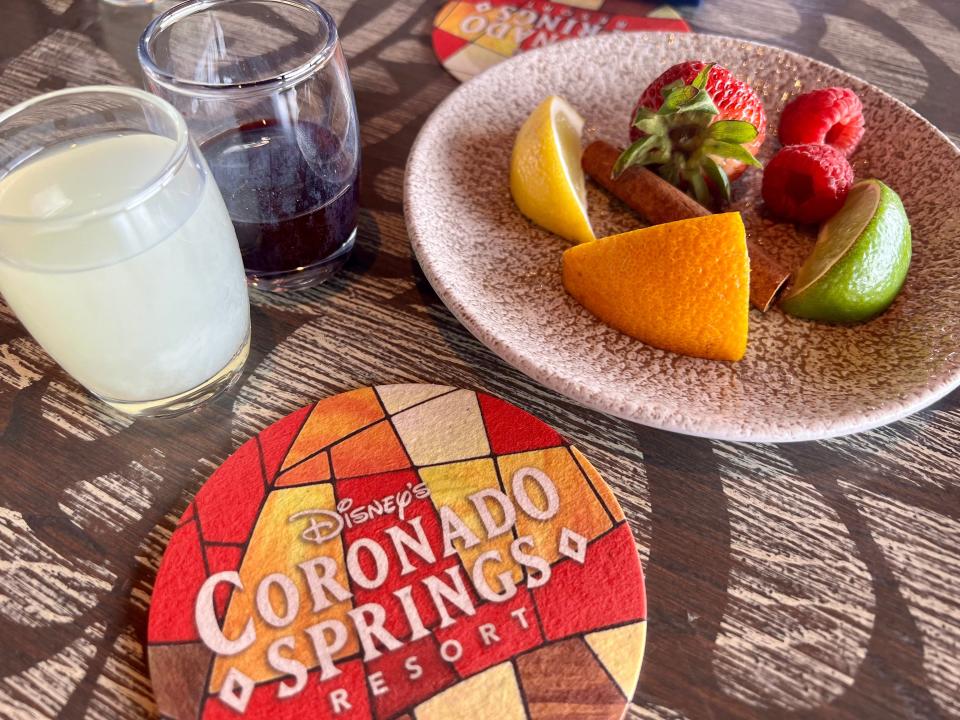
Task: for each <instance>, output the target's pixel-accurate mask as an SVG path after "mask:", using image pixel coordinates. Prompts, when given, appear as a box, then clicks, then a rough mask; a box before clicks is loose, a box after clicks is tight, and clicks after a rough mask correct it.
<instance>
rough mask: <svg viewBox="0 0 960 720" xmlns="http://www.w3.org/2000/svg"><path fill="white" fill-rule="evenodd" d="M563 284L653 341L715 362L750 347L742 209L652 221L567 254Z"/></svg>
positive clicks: (610, 319) (615, 322)
mask: <svg viewBox="0 0 960 720" xmlns="http://www.w3.org/2000/svg"><path fill="white" fill-rule="evenodd" d="M563 286H564V287H565V288H566V289H567V292H568V293H570V294H571V295H572V296H573V297H574V298H576V299H577V300H578V301H579V302H580V304H582V305H583V306H584V307H585V308H587V310H589V311H590V312H592V313H593V314H594V315H596V316H597V317H598V318H600V319H601V320H602V321H603V322H605V323H607V324H608V325H610V326H612V327H615V328H616V329H618V330H620V331H621V332H625V333H626V334H627V335H630V336H632V337H635V338H637V339H638V340H641V341H643V342H645V343H647V344H648V345H653V346H654V347H658V348H661V349H663V350H670V351H673V352H676V353H681V354H683V355H693V356H695V357H702V358H708V359H711V360H740V359H741V358H742V357H743V354H744V352H745V351H746V348H747V324H748V323H747V320H748V315H749V311H750V308H749V297H750V260H749V258H748V257H747V244H746V237H745V234H744V229H743V221H742V220H741V219H740V213H735V212H733V213H723V214H719V215H707V216H705V217H697V218H690V219H689V220H679V221H677V222H672V223H665V224H663V225H654V226H653V227H648V228H643V229H642V230H634V231H632V232H627V233H623V234H621V235H612V236H610V237H606V238H603V239H600V240H595V241H594V242H588V243H583V244H581V245H576V246H574V247H572V248H570V249H569V250H567V251H565V252H564V253H563Z"/></svg>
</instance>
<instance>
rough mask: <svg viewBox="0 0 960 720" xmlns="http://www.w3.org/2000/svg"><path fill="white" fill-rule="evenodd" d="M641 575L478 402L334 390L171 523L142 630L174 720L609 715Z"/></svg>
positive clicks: (607, 516) (160, 700) (616, 514)
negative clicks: (173, 528)
mask: <svg viewBox="0 0 960 720" xmlns="http://www.w3.org/2000/svg"><path fill="white" fill-rule="evenodd" d="M645 618H646V601H645V595H644V587H643V575H642V572H641V569H640V562H639V559H638V557H637V552H636V548H635V546H634V541H633V536H632V535H631V532H630V528H629V527H628V525H627V524H626V522H625V520H624V516H623V512H622V510H621V509H620V506H619V505H618V503H617V501H616V499H615V498H614V496H613V493H612V492H611V491H610V488H609V487H608V486H607V485H606V483H604V481H603V480H602V479H601V478H600V476H599V474H598V473H597V471H596V470H595V469H594V468H593V466H592V465H591V464H590V462H589V461H588V460H587V459H586V458H585V457H584V456H583V455H582V454H581V453H580V451H579V450H577V449H576V448H575V447H574V446H572V445H571V444H570V443H569V442H567V441H566V440H565V439H564V438H563V437H561V436H560V435H559V434H558V433H556V432H555V431H554V430H552V429H551V428H550V427H548V426H547V425H545V424H544V423H542V422H541V421H539V420H537V419H536V418H534V417H532V416H531V415H528V414H527V413H525V412H523V411H522V410H520V409H518V408H516V407H514V406H513V405H510V404H509V403H507V402H504V401H502V400H498V399H496V398H494V397H491V396H489V395H486V394H483V393H477V392H472V391H469V390H457V389H454V388H449V387H441V386H436V385H387V386H379V387H375V388H362V389H359V390H354V391H351V392H347V393H343V394H341V395H336V396H334V397H330V398H327V399H325V400H321V401H320V402H318V403H316V404H314V405H311V406H307V407H305V408H302V409H301V410H299V411H297V412H295V413H293V414H291V415H289V416H287V417H286V418H284V419H282V420H280V421H279V422H277V423H275V424H274V425H272V426H271V427H269V428H267V429H266V430H264V431H263V432H261V433H260V434H259V435H257V436H256V437H254V438H252V439H251V440H249V441H248V442H247V443H246V444H244V445H243V446H241V447H240V448H239V449H238V450H237V451H236V452H235V453H234V454H233V455H232V456H231V457H230V458H228V459H227V461H226V462H224V464H223V465H222V466H221V467H220V468H219V469H218V470H217V471H216V472H214V474H213V475H212V476H211V477H210V479H209V480H208V481H207V482H206V483H205V484H204V486H203V487H202V488H201V489H200V491H199V492H198V493H197V496H196V498H195V500H194V502H193V503H192V504H191V505H190V506H189V508H188V509H187V510H186V512H185V513H184V515H183V517H182V518H181V520H180V523H179V525H178V527H177V529H176V531H175V532H174V534H173V537H172V538H171V540H170V544H169V546H168V548H167V551H166V554H165V555H164V558H163V562H162V564H161V567H160V571H159V574H158V576H157V580H156V585H155V588H154V593H153V599H152V602H151V610H150V621H149V631H148V643H149V644H148V654H149V663H150V673H151V678H152V682H153V687H154V691H155V694H156V699H157V704H158V707H159V709H160V712H161V713H162V714H163V715H164V716H166V717H171V718H203V719H204V720H209V719H212V718H237V717H245V718H287V717H289V718H302V717H315V718H377V719H379V720H387V719H388V718H396V719H398V720H399V719H402V720H434V719H438V718H456V719H457V720H470V719H473V718H476V719H478V720H479V719H487V718H489V719H490V720H494V719H497V720H503V719H513V718H517V719H520V718H539V717H545V716H546V714H549V716H550V717H553V718H559V717H569V718H581V717H585V716H589V717H592V718H611V719H615V718H619V717H621V715H622V714H623V712H624V710H625V707H626V705H627V703H628V700H629V698H631V697H632V696H633V692H634V689H635V687H636V684H637V678H638V674H639V671H640V663H641V659H642V656H643V647H644V639H645V629H646V624H645Z"/></svg>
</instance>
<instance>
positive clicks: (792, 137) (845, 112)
mask: <svg viewBox="0 0 960 720" xmlns="http://www.w3.org/2000/svg"><path fill="white" fill-rule="evenodd" d="M779 132H780V143H781V144H782V145H805V144H807V143H824V144H826V145H832V146H833V147H835V148H837V150H839V151H840V152H842V153H843V154H844V155H846V156H847V157H849V156H850V154H851V153H852V152H853V151H854V150H856V149H857V143H859V142H860V138H862V137H863V106H862V105H861V104H860V98H858V97H857V94H856V93H855V92H853V90H850V89H848V88H841V87H830V88H823V89H822V90H814V91H813V92H808V93H805V94H803V95H800V96H799V97H797V98H796V99H794V100H793V101H792V102H791V103H790V104H789V105H787V106H786V107H785V108H784V109H783V112H782V113H781V114H780V131H779Z"/></svg>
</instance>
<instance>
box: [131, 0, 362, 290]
mask: <svg viewBox="0 0 960 720" xmlns="http://www.w3.org/2000/svg"><path fill="white" fill-rule="evenodd" d="M139 57H140V65H141V67H142V68H143V73H144V77H145V80H146V86H147V89H148V90H150V91H151V92H154V93H156V94H157V95H160V96H161V97H163V98H165V99H167V100H169V101H170V102H171V103H173V105H174V106H176V107H177V109H179V110H180V112H181V113H183V116H184V117H185V118H186V120H187V124H188V125H189V126H190V132H191V133H192V134H193V136H194V137H195V138H196V139H197V142H198V144H199V145H200V150H201V151H202V152H203V154H204V156H205V157H206V158H207V162H208V163H209V164H210V169H211V170H212V171H213V175H214V177H215V178H216V179H217V183H218V184H219V185H220V190H221V192H222V193H223V198H224V200H225V202H226V203H227V209H228V210H229V211H230V217H231V218H232V219H233V224H234V227H235V228H236V230H237V238H238V239H239V241H240V249H241V252H242V253H243V261H244V265H245V267H246V270H247V278H248V280H249V282H250V283H251V284H253V285H255V286H257V287H260V288H264V289H266V290H291V289H298V288H302V287H308V286H310V285H313V284H316V283H318V282H322V281H323V280H325V279H327V278H328V277H330V276H331V275H332V274H333V273H334V272H336V271H337V270H339V269H340V268H341V267H342V266H343V264H344V263H345V262H346V261H347V258H348V257H349V255H350V252H351V250H352V249H353V244H354V240H355V238H356V231H357V201H358V195H359V182H358V166H359V143H358V136H357V111H356V106H355V104H354V99H353V90H352V88H351V86H350V77H349V75H348V74H347V66H346V61H345V60H344V58H343V52H342V50H341V48H340V42H339V40H338V39H337V28H336V25H335V24H334V21H333V18H331V17H330V15H329V13H327V12H326V11H325V10H324V9H323V8H321V7H320V6H318V5H316V4H314V3H313V2H310V0H198V1H195V2H187V3H183V4H181V5H178V6H176V7H174V8H172V9H171V10H169V11H168V12H166V13H164V14H162V15H160V16H158V17H157V18H156V19H154V21H153V22H152V23H151V24H150V25H149V26H148V27H147V29H146V30H145V31H144V33H143V35H142V37H141V38H140V46H139Z"/></svg>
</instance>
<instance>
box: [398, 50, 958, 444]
mask: <svg viewBox="0 0 960 720" xmlns="http://www.w3.org/2000/svg"><path fill="white" fill-rule="evenodd" d="M610 34H612V33H605V34H603V35H596V36H592V37H589V38H576V39H572V40H565V41H564V42H563V43H562V44H563V45H569V44H571V43H577V44H581V45H586V44H591V43H595V42H597V41H598V39H603V38H606V37H607V36H608V35H610ZM618 35H621V36H628V37H630V39H632V40H636V41H637V42H640V41H643V40H646V41H656V42H657V43H658V44H664V43H669V42H673V41H675V40H676V39H678V38H680V39H684V40H691V41H695V40H696V39H697V38H709V39H711V40H719V41H727V42H732V43H738V44H740V45H743V46H748V47H752V48H761V49H764V50H771V51H775V52H777V53H783V54H785V55H786V56H789V57H791V58H794V59H798V60H801V61H803V62H804V63H809V64H812V65H813V66H815V67H819V68H823V69H827V70H830V71H831V72H834V73H839V74H840V75H841V76H844V77H846V78H849V79H850V80H853V81H855V82H857V83H861V84H863V85H866V86H868V87H869V88H870V89H871V91H872V92H876V93H879V94H880V95H882V96H883V97H884V98H885V99H886V100H889V101H892V102H893V103H894V104H895V105H897V106H899V108H900V109H901V110H903V111H905V112H907V113H909V114H910V115H912V116H913V117H914V118H915V119H918V120H920V122H921V123H922V124H923V125H924V126H926V127H927V128H928V129H930V130H933V132H934V133H935V134H936V135H937V136H939V137H940V139H941V140H943V141H945V142H946V144H947V145H948V146H949V147H950V148H952V149H953V151H954V155H955V156H956V157H957V158H960V148H958V147H957V145H956V144H955V143H954V142H953V141H952V140H951V139H950V138H949V137H948V136H947V135H946V134H945V133H944V132H943V131H942V130H940V129H939V128H938V127H937V126H936V125H934V124H933V123H931V122H930V121H929V120H927V119H926V118H925V117H923V116H922V115H920V114H919V113H918V112H916V111H915V110H914V109H913V108H911V107H910V106H909V105H907V104H906V103H905V102H903V101H902V100H900V99H898V98H896V97H894V96H893V95H891V94H890V93H888V92H887V91H885V90H883V89H882V88H880V87H878V86H877V85H875V84H873V83H871V82H868V81H867V80H864V79H863V78H861V77H858V76H857V75H854V74H853V73H850V72H847V71H846V70H843V69H842V68H838V67H836V66H834V65H830V64H829V63H825V62H823V61H821V60H817V59H816V58H812V57H810V56H808V55H803V54H802V53H798V52H795V51H793V50H789V49H787V48H783V47H778V46H776V45H771V44H769V43H763V42H756V41H754V40H746V39H744V38H738V37H734V36H731V35H723V34H717V33H700V32H690V33H675V32H663V31H643V32H631V33H618ZM550 47H553V46H548V47H546V48H542V50H543V51H549V48H550ZM532 52H539V51H538V50H534V51H532ZM529 54H530V52H527V53H521V54H518V55H515V56H513V57H512V58H509V59H506V60H505V61H504V62H501V63H498V64H497V65H495V66H493V67H491V68H489V69H488V70H486V71H484V72H482V73H480V74H478V75H476V76H474V77H472V78H470V79H469V80H468V81H466V82H464V83H462V84H460V86H459V87H457V88H455V89H454V90H453V92H451V93H450V94H449V95H448V96H447V97H445V98H444V99H443V101H441V102H440V104H439V105H437V107H435V108H434V109H433V111H432V112H431V113H430V115H429V116H428V117H427V119H426V121H424V123H423V125H422V126H421V128H420V130H419V131H418V132H417V136H416V138H415V140H414V142H413V145H412V146H411V148H410V152H409V154H408V155H407V161H406V164H405V166H404V178H403V214H404V221H405V224H406V226H407V234H408V236H409V238H410V245H411V247H412V249H413V251H414V254H415V256H416V259H417V262H418V264H419V266H420V268H421V270H422V271H423V274H424V276H425V277H426V278H427V282H429V283H430V286H431V287H432V288H433V290H434V292H435V293H436V294H437V296H438V297H439V298H440V300H441V301H442V302H443V304H444V306H445V307H446V308H447V309H448V310H449V311H450V313H451V314H452V315H453V316H454V317H455V318H456V319H457V321H458V322H460V324H461V325H463V326H464V327H465V328H466V329H467V330H468V331H469V332H470V334H471V335H473V336H474V338H476V339H477V340H478V341H479V342H480V343H481V344H482V345H483V346H484V347H486V348H487V349H489V350H490V351H491V352H493V353H494V354H495V355H497V356H498V357H499V358H501V359H502V360H504V361H505V362H506V363H508V364H509V365H510V366H511V367H514V368H516V369H517V370H519V371H520V372H522V373H523V374H524V375H526V376H527V377H529V378H531V379H532V380H534V381H536V382H537V383H539V384H540V385H543V386H544V387H546V388H548V389H550V390H552V391H553V392H556V393H558V394H560V395H562V396H563V397H566V398H569V399H571V400H573V401H575V402H577V403H579V404H581V405H583V406H585V407H588V408H590V409H592V410H596V411H598V412H602V413H604V414H607V415H612V416H614V417H619V418H621V419H623V420H628V421H630V422H633V423H636V424H638V425H644V426H646V427H651V428H655V429H657V430H665V431H668V432H674V433H678V434H682V435H689V436H691V437H700V438H706V439H710V440H718V441H725V442H750V443H792V442H807V441H815V440H827V439H830V438H835V437H841V436H844V435H852V434H855V433H860V432H865V431H868V430H873V429H875V428H878V427H882V426H884V425H888V424H890V423H893V422H896V421H897V420H902V419H903V418H905V417H908V416H910V415H912V414H914V413H916V412H918V411H920V410H922V409H924V408H926V407H929V406H930V405H932V404H934V403H936V402H937V401H939V400H941V399H943V398H944V397H946V396H947V395H949V394H950V393H951V392H952V391H954V390H955V389H957V388H958V387H960V369H958V370H956V371H955V372H954V373H953V375H952V376H949V377H947V378H944V379H943V380H942V381H940V382H939V383H938V384H936V385H933V386H928V387H926V388H924V389H923V390H922V391H920V392H919V393H918V394H917V397H915V398H914V399H913V400H912V401H911V402H909V403H905V404H897V405H894V406H892V407H890V408H889V409H888V410H887V411H886V412H883V411H882V408H881V409H879V411H877V412H868V413H867V414H866V415H865V417H863V418H862V419H861V420H860V421H857V420H856V419H854V418H853V417H851V416H850V415H849V414H847V415H843V416H839V417H838V418H837V419H836V420H835V421H830V422H826V423H823V424H822V425H818V426H809V425H807V426H804V428H803V430H793V431H780V432H773V433H763V432H757V431H756V430H751V431H732V432H731V427H730V426H729V425H728V424H727V423H720V424H717V423H715V422H710V420H711V419H712V416H708V417H706V418H700V417H694V416H691V415H682V417H683V419H684V420H686V421H687V422H688V424H686V425H682V424H680V423H677V422H672V421H670V420H660V419H657V418H656V417H654V416H651V414H650V413H649V412H644V409H645V408H646V407H649V403H645V402H640V403H638V404H637V405H636V407H637V408H638V409H639V410H640V412H639V413H629V412H618V411H617V409H616V406H615V403H614V404H613V405H614V407H613V408H611V407H609V406H604V405H603V404H602V403H600V402H596V401H594V400H592V399H591V395H592V393H590V392H588V391H586V390H587V389H586V388H585V386H584V385H583V383H582V382H581V381H579V380H565V381H564V383H565V384H566V387H562V388H561V387H560V384H561V383H560V382H559V378H557V377H556V374H555V373H551V372H550V371H549V370H548V369H545V368H543V367H541V366H540V365H538V364H537V363H534V362H530V361H528V360H526V359H525V358H524V357H523V355H522V354H521V353H519V352H518V351H516V350H514V349H513V348H512V347H510V346H508V345H506V344H504V343H501V342H488V341H487V340H485V339H484V338H483V337H482V336H481V334H480V332H478V329H477V328H478V327H482V326H481V324H480V323H479V322H478V321H477V320H476V319H475V317H474V316H473V315H472V314H471V312H470V310H469V309H468V308H466V306H462V303H460V302H458V301H456V299H455V298H453V297H451V296H450V293H449V292H448V291H447V290H446V289H445V288H444V287H443V285H442V284H441V283H440V279H439V276H438V275H437V273H436V269H435V267H434V264H433V261H432V260H431V258H430V256H429V254H428V253H427V252H426V251H425V249H424V245H423V238H422V236H421V227H420V225H419V222H418V220H417V219H416V218H414V216H413V210H412V209H411V205H412V204H411V202H410V198H411V196H412V194H413V185H414V182H413V176H414V175H415V174H416V172H417V165H418V164H420V163H423V162H426V163H428V164H429V151H428V150H426V149H425V148H426V146H427V142H426V140H427V134H428V131H430V130H431V128H432V126H433V125H434V123H436V122H439V120H438V118H439V116H440V114H441V112H443V110H444V109H445V108H446V106H447V105H448V104H452V103H453V102H454V100H455V98H457V97H459V96H460V94H466V93H469V92H470V86H471V84H473V83H475V82H477V81H478V80H479V79H480V78H484V77H486V76H488V75H489V74H499V73H505V72H509V70H510V69H512V66H513V65H514V64H519V63H522V62H523V61H524V58H525V57H527V56H528V55H529ZM603 397H606V395H603Z"/></svg>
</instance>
